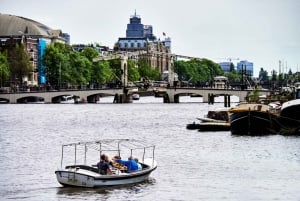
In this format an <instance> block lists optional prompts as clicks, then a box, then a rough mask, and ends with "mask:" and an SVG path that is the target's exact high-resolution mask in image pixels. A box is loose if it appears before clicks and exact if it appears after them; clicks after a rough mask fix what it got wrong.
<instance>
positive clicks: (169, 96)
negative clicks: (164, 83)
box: [159, 88, 270, 103]
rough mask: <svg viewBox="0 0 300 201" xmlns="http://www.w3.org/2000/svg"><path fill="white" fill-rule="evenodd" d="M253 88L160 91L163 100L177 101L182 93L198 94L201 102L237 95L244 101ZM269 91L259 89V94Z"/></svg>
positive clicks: (170, 89)
mask: <svg viewBox="0 0 300 201" xmlns="http://www.w3.org/2000/svg"><path fill="white" fill-rule="evenodd" d="M252 92H253V90H234V89H215V88H168V89H165V90H162V91H160V92H159V93H165V95H164V102H169V103H178V102H179V96H182V95H198V96H201V97H203V102H205V103H207V102H209V98H210V96H213V97H216V96H237V97H239V100H240V101H246V97H247V96H248V95H249V94H251V93H252ZM269 94H270V91H266V90H259V95H260V96H261V95H269Z"/></svg>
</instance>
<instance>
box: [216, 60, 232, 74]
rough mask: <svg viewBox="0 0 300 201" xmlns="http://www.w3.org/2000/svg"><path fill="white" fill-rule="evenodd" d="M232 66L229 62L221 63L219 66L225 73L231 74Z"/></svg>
mask: <svg viewBox="0 0 300 201" xmlns="http://www.w3.org/2000/svg"><path fill="white" fill-rule="evenodd" d="M232 65H233V63H232V62H229V61H225V62H220V63H219V66H220V67H221V69H222V70H223V71H224V73H229V72H230V69H231V66H232Z"/></svg>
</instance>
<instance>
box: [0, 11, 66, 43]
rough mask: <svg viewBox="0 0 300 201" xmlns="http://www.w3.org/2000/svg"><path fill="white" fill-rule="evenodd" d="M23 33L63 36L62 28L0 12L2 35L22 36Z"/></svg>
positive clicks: (0, 30) (0, 34)
mask: <svg viewBox="0 0 300 201" xmlns="http://www.w3.org/2000/svg"><path fill="white" fill-rule="evenodd" d="M22 34H28V35H31V36H44V37H62V31H61V30H54V29H51V28H50V27H48V26H46V25H44V24H42V23H40V22H37V21H34V20H31V19H28V18H25V17H20V16H15V15H10V14H2V13H0V36H20V35H22Z"/></svg>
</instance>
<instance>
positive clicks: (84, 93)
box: [0, 87, 270, 103]
mask: <svg viewBox="0 0 300 201" xmlns="http://www.w3.org/2000/svg"><path fill="white" fill-rule="evenodd" d="M252 91H253V90H233V89H214V88H174V87H171V88H160V89H158V90H155V95H156V96H161V97H163V98H164V103H179V96H184V95H191V96H201V97H203V102H205V103H207V102H209V101H210V98H211V97H216V96H237V97H238V98H239V100H240V101H245V100H246V97H247V96H248V95H249V94H250V93H252ZM124 92H125V93H124ZM132 93H139V92H137V91H134V92H133V91H131V89H126V90H124V89H123V88H114V89H112V88H105V89H90V90H66V91H44V92H22V93H0V102H6V103H27V102H38V100H41V101H42V102H44V103H60V101H61V98H62V97H63V96H73V97H74V98H75V99H76V98H77V100H84V101H85V102H88V103H96V102H97V101H99V100H100V99H101V97H105V96H115V99H114V102H115V103H129V102H130V99H131V94H132ZM269 94H270V91H265V90H261V91H259V95H269ZM31 100H32V101H31Z"/></svg>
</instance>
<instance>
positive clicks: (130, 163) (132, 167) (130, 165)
mask: <svg viewBox="0 0 300 201" xmlns="http://www.w3.org/2000/svg"><path fill="white" fill-rule="evenodd" d="M116 162H117V163H119V164H121V165H125V166H126V168H127V171H128V172H134V171H137V170H138V169H139V167H138V164H137V162H136V161H135V160H134V159H133V158H132V157H129V158H128V160H122V159H116Z"/></svg>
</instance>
